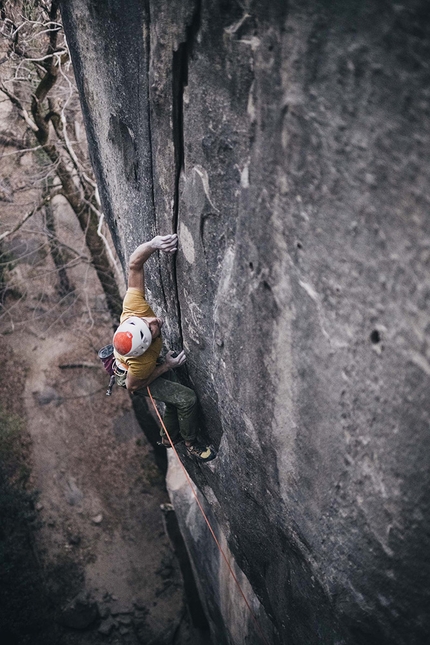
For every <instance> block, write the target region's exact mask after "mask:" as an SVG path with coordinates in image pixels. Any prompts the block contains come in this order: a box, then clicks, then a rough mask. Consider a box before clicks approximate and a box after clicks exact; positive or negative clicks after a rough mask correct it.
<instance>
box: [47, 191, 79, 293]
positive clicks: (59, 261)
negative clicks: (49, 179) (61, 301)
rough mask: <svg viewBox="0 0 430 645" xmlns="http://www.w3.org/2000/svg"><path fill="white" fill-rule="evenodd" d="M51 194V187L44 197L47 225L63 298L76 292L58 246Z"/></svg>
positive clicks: (59, 291)
mask: <svg viewBox="0 0 430 645" xmlns="http://www.w3.org/2000/svg"><path fill="white" fill-rule="evenodd" d="M49 193H50V186H48V187H47V189H46V192H45V195H44V197H45V199H46V205H45V224H46V229H47V231H48V234H49V248H50V251H51V257H52V260H53V262H54V265H55V268H56V269H57V273H58V287H57V290H58V294H59V296H60V297H61V298H63V297H64V296H66V295H67V294H68V293H71V292H72V291H73V290H74V287H73V285H72V284H71V282H70V280H69V276H68V275H67V271H66V268H65V264H66V262H65V258H64V253H63V251H62V250H61V248H60V246H59V244H58V239H57V232H56V228H55V219H54V211H53V209H52V204H51V200H50V199H49Z"/></svg>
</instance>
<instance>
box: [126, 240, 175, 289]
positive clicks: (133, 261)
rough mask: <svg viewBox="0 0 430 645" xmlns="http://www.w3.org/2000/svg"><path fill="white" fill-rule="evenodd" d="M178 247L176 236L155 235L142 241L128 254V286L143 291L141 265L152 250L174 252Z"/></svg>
mask: <svg viewBox="0 0 430 645" xmlns="http://www.w3.org/2000/svg"><path fill="white" fill-rule="evenodd" d="M177 248H178V236H177V235H176V233H174V234H172V235H157V236H156V237H154V238H153V239H152V240H150V241H149V242H143V244H140V245H139V246H138V247H137V249H135V250H134V251H133V253H132V254H131V255H130V260H129V262H128V286H129V287H133V288H135V289H139V290H140V291H142V292H145V277H144V273H143V265H144V264H145V262H146V261H147V259H148V258H149V257H151V255H152V254H153V253H154V251H158V250H160V251H163V252H164V253H174V252H175V251H176V250H177Z"/></svg>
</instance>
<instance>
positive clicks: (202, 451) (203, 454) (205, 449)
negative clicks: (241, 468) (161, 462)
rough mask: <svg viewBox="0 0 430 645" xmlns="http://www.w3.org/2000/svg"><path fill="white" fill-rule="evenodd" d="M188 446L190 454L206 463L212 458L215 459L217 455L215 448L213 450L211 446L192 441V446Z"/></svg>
mask: <svg viewBox="0 0 430 645" xmlns="http://www.w3.org/2000/svg"><path fill="white" fill-rule="evenodd" d="M186 448H187V452H188V454H189V455H191V456H192V457H195V458H196V459H197V460H198V461H202V462H204V463H206V462H207V461H212V459H215V457H216V452H215V450H213V449H212V448H210V447H209V446H203V445H202V444H199V443H197V442H194V443H192V444H191V446H187V447H186Z"/></svg>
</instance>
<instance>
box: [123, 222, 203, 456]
mask: <svg viewBox="0 0 430 645" xmlns="http://www.w3.org/2000/svg"><path fill="white" fill-rule="evenodd" d="M177 248H178V236H177V235H176V234H173V235H157V236H156V237H154V238H153V239H152V240H150V241H149V242H144V243H143V244H140V245H139V246H138V247H137V249H136V250H135V251H134V252H133V253H132V254H131V256H130V260H129V265H128V269H129V274H128V288H127V292H126V294H125V297H124V302H123V310H122V314H121V319H120V323H121V324H120V326H119V327H118V329H117V330H116V332H115V334H114V337H113V345H114V355H115V363H116V365H115V374H116V378H117V383H118V384H119V385H122V386H123V387H126V388H127V390H129V391H130V392H132V393H133V394H135V395H141V396H142V395H143V396H145V394H146V393H147V390H146V388H147V386H148V385H150V386H151V387H150V390H151V394H152V396H153V398H154V399H156V400H158V401H163V403H165V404H166V411H165V414H164V424H165V426H166V428H167V432H168V433H169V435H170V438H171V439H172V443H174V444H175V443H179V442H180V441H184V442H185V446H186V449H187V452H188V454H189V455H191V456H193V457H195V458H196V459H197V460H199V461H201V462H208V461H211V460H212V459H214V458H215V457H216V453H215V451H214V450H213V449H212V448H210V447H209V446H206V445H202V443H201V442H200V441H198V440H197V430H198V410H197V397H196V394H195V393H194V391H193V390H192V389H190V388H188V387H186V386H185V385H181V384H180V383H179V382H178V381H177V379H176V377H175V374H174V373H173V371H172V370H174V369H175V368H176V367H179V366H180V365H183V364H184V363H185V361H186V356H185V352H184V351H183V350H182V351H181V352H180V353H179V354H178V355H176V354H174V352H171V351H169V352H167V354H166V357H165V360H164V363H159V362H158V361H157V359H158V356H159V354H160V351H161V348H162V340H161V328H162V326H163V319H162V318H158V317H156V316H155V315H154V312H153V311H152V309H151V307H150V306H149V304H148V303H147V301H146V300H145V276H144V270H143V265H144V264H145V262H146V261H147V259H148V258H149V257H150V256H151V255H152V254H153V253H154V252H155V251H157V250H159V251H163V252H164V253H168V254H172V253H174V252H175V251H176V250H177ZM161 445H163V446H165V447H166V448H170V442H169V440H168V438H167V436H166V434H165V433H164V430H161Z"/></svg>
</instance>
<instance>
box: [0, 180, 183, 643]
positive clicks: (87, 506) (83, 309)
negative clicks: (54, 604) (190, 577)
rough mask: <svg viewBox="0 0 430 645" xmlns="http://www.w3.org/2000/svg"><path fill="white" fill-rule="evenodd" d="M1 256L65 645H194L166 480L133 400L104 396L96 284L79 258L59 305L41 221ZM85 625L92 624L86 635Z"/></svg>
mask: <svg viewBox="0 0 430 645" xmlns="http://www.w3.org/2000/svg"><path fill="white" fill-rule="evenodd" d="M13 181H14V177H13V175H11V176H10V178H9V185H11V184H13ZM25 199H26V200H27V202H30V201H31V194H30V195H27V196H26V197H25ZM21 201H22V202H23V199H22V200H21ZM0 206H5V208H2V210H1V213H2V215H1V227H0V228H1V230H0V234H1V232H3V231H4V230H7V228H8V226H10V223H11V221H14V218H16V214H15V215H14V214H13V203H7V204H2V203H1V202H0ZM20 208H21V211H22V210H23V209H24V208H28V205H24V203H22V206H21V207H20ZM55 208H56V215H57V222H58V225H59V231H58V233H59V236H61V239H62V240H63V241H64V242H65V243H67V244H69V245H70V246H71V247H73V248H74V249H78V250H79V251H80V253H81V254H82V255H86V253H85V248H84V246H83V241H82V234H81V232H80V230H79V227H78V225H77V223H76V221H75V219H74V215H73V214H72V213H71V212H70V211H69V209H68V207H67V205H66V204H64V202H62V201H61V198H58V200H57V203H56V205H55ZM3 251H5V252H6V253H7V254H8V255H7V256H6V259H8V260H12V264H11V265H10V268H11V271H10V272H9V273H8V274H7V280H8V286H9V287H10V290H9V291H8V292H7V293H6V299H5V301H4V306H3V307H2V308H1V310H0V334H1V342H2V348H3V355H4V356H5V357H6V360H5V362H4V366H7V372H12V374H11V377H10V380H9V388H6V389H4V388H3V389H2V396H15V394H14V390H15V389H16V387H19V389H20V392H19V396H20V397H21V398H22V401H23V404H22V406H23V409H22V410H21V411H20V412H21V414H22V415H23V416H24V417H25V419H26V423H27V432H28V434H29V436H30V444H29V445H30V449H29V454H28V458H29V461H30V464H31V478H30V488H34V489H37V491H38V492H39V496H38V502H37V505H36V509H37V512H38V514H39V517H40V520H41V528H40V529H39V531H38V533H37V536H36V545H37V551H38V557H39V558H40V559H41V561H42V563H43V566H44V568H45V569H46V570H48V569H49V568H51V570H52V568H53V567H54V568H55V570H56V571H57V572H58V573H57V576H56V577H55V578H54V579H50V580H48V581H47V582H48V584H49V585H50V588H51V595H52V596H53V597H54V598H56V599H57V600H58V604H59V605H61V607H64V606H65V605H66V604H67V602H69V601H72V604H71V606H69V608H68V610H67V611H66V612H65V613H63V615H62V621H63V623H64V622H65V623H68V624H70V625H69V627H67V626H66V628H64V630H63V632H62V635H61V640H60V641H58V642H61V644H64V645H74V644H75V643H76V644H77V643H79V645H86V644H87V643H88V644H89V643H98V642H103V643H108V644H109V645H114V644H115V645H116V644H120V643H121V644H122V643H124V644H127V645H128V644H129V645H135V644H136V645H137V644H138V643H147V644H150V643H154V645H155V643H159V644H164V643H166V644H167V643H173V642H175V643H187V642H188V637H187V636H186V627H185V626H184V625H185V623H186V609H185V605H184V599H183V589H182V580H181V576H180V571H179V567H178V563H177V561H176V559H175V557H174V554H173V551H172V548H171V546H170V543H169V540H168V537H167V535H166V533H165V530H164V526H163V513H162V510H161V508H160V507H161V505H163V504H166V503H168V502H169V500H168V496H167V493H166V492H165V488H164V479H163V476H162V474H161V473H160V471H159V469H158V468H157V466H156V463H155V460H154V455H153V451H152V448H151V446H150V445H149V444H148V442H147V440H146V438H145V436H144V433H143V432H142V430H141V429H140V427H139V426H138V424H137V422H136V420H135V417H134V414H133V411H132V407H131V402H130V399H129V396H128V394H127V392H126V391H124V390H119V389H118V388H115V389H114V391H113V395H112V396H111V397H107V396H105V391H106V388H107V384H108V376H107V374H106V373H105V372H104V371H103V368H102V366H101V362H100V361H99V359H98V358H97V351H98V349H99V348H100V347H102V346H103V345H105V344H107V343H109V342H110V340H111V334H112V325H111V321H110V318H109V315H108V313H107V311H106V307H105V303H104V296H103V294H102V292H101V289H100V286H99V284H98V281H97V279H96V276H95V273H94V271H93V270H92V268H91V267H90V265H89V264H88V263H87V262H86V261H84V260H82V261H78V262H77V261H76V260H73V258H74V257H76V255H75V256H73V255H71V256H70V258H71V261H70V264H69V267H68V272H69V277H70V279H71V281H72V282H73V284H74V286H75V291H74V292H73V293H71V294H70V295H68V296H67V297H63V298H60V297H59V296H58V294H57V291H56V273H55V270H54V266H53V264H52V261H51V259H50V256H49V251H48V249H47V244H46V239H44V237H43V214H38V215H36V216H33V218H31V219H30V220H29V221H28V223H27V224H26V225H25V226H24V227H23V228H22V229H21V230H20V231H19V233H18V234H16V235H15V237H14V238H10V237H9V238H6V239H5V240H4V243H3ZM3 261H5V258H4V257H3ZM12 353H13V355H12ZM82 364H84V366H82V367H77V365H82ZM15 366H16V368H15ZM15 372H16V374H17V375H18V373H20V374H21V378H20V379H17V380H16V385H15V388H14V387H13V384H14V376H13V374H14V373H15ZM19 383H22V385H19ZM11 384H12V387H10V385H11ZM21 388H22V391H21ZM17 398H18V395H17ZM76 596H77V599H76ZM94 602H96V603H97V608H96V609H94V607H95V605H94V604H93V603H94ZM91 612H93V613H91ZM94 612H96V613H95V614H94ZM93 614H94V616H93V620H90V618H91V616H92V615H93ZM83 615H85V616H87V619H88V620H90V624H89V625H88V626H87V627H86V628H85V629H77V623H79V616H81V618H82V616H83ZM83 622H85V620H83ZM72 623H74V625H73V627H72ZM184 630H185V631H184ZM47 645H49V644H48V643H47Z"/></svg>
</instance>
